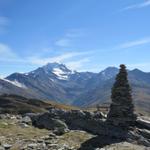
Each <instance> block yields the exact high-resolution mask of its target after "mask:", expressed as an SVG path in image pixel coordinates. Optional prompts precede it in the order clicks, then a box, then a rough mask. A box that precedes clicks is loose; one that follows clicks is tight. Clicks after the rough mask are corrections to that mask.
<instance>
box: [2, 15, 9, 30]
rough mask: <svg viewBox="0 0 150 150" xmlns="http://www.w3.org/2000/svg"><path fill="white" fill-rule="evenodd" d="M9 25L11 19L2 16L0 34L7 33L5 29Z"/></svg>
mask: <svg viewBox="0 0 150 150" xmlns="http://www.w3.org/2000/svg"><path fill="white" fill-rule="evenodd" d="M8 25H9V19H8V18H7V17H3V16H0V33H3V32H5V30H6V29H5V27H6V26H8Z"/></svg>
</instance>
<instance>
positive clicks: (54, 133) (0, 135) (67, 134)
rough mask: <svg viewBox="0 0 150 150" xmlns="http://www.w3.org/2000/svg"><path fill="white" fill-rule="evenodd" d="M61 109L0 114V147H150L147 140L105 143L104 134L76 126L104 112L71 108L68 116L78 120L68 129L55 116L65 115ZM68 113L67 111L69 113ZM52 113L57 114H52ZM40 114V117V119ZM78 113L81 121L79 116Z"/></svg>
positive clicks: (18, 149)
mask: <svg viewBox="0 0 150 150" xmlns="http://www.w3.org/2000/svg"><path fill="white" fill-rule="evenodd" d="M64 112H65V111H61V110H53V113H52V111H51V112H50V113H49V114H47V113H46V114H39V115H37V114H36V116H34V115H35V114H26V115H23V116H21V115H10V114H0V150H9V149H10V150H150V147H149V146H148V145H147V146H146V144H148V143H146V144H145V145H143V143H141V144H140V143H137V142H136V141H135V142H133V141H131V142H130V141H128V142H127V141H124V140H119V141H116V140H114V141H113V140H112V139H111V142H110V143H109V144H108V143H107V142H108V141H109V139H108V138H106V137H105V136H103V137H102V136H100V135H96V134H93V133H91V132H90V133H89V132H87V131H83V130H82V129H81V127H82V126H80V130H79V128H77V127H78V125H79V124H80V123H81V122H82V121H83V120H82V119H85V118H86V119H87V120H90V121H91V119H90V118H91V115H94V116H93V117H94V118H99V117H100V118H102V119H104V118H105V116H103V117H102V115H103V114H101V113H96V114H93V113H92V114H90V113H88V112H82V111H73V112H71V115H72V116H71V118H73V119H74V120H75V118H74V117H75V116H76V117H77V118H76V120H75V122H76V121H78V123H76V124H71V127H72V128H70V127H69V126H68V125H67V124H66V123H65V120H60V118H59V117H58V116H57V115H58V114H59V115H60V114H62V113H63V114H64ZM68 113H69V114H70V112H67V114H68ZM86 113H87V114H86ZM54 114H55V115H56V116H57V117H56V116H55V117H54ZM65 114H66V113H65ZM85 114H86V115H85ZM31 116H32V117H33V116H34V117H33V118H34V119H35V118H36V119H37V118H38V123H39V124H38V128H37V127H35V125H34V123H35V122H34V119H32V117H31ZM39 116H40V117H41V116H42V117H41V118H39ZM43 116H44V118H43ZM52 116H53V117H52ZM79 116H80V118H81V120H80V119H79V118H78V117H79ZM83 116H84V117H83ZM45 117H46V118H45ZM47 117H50V118H47ZM43 119H44V120H45V122H44V120H43ZM78 119H79V120H78ZM86 119H85V120H86ZM68 120H69V118H68ZM96 120H97V119H96ZM36 121H37V120H36ZM71 121H72V120H71ZM80 121H81V122H80ZM36 123H37V122H36ZM42 125H43V126H42ZM44 125H45V126H44ZM83 125H84V123H83ZM147 125H149V123H148V124H147ZM84 126H85V125H84ZM86 127H89V128H91V127H92V124H89V125H86ZM73 128H74V129H73ZM77 129H78V130H77ZM144 130H146V129H143V130H142V131H141V132H143V134H146V136H147V141H149V138H150V137H149V135H150V134H149V131H148V130H146V132H144ZM95 131H96V130H95ZM144 137H145V136H144ZM137 138H138V136H137ZM106 139H107V140H106ZM105 140H106V141H105ZM144 140H145V139H144ZM105 142H106V143H105ZM102 145H103V146H102Z"/></svg>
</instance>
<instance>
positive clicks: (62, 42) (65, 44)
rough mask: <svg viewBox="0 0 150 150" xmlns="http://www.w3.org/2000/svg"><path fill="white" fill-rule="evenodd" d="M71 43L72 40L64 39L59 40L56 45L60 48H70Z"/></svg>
mask: <svg viewBox="0 0 150 150" xmlns="http://www.w3.org/2000/svg"><path fill="white" fill-rule="evenodd" d="M70 42H71V40H70V39H69V38H62V39H59V40H57V41H56V42H55V45H56V46H60V47H68V46H70Z"/></svg>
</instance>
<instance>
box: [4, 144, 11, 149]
mask: <svg viewBox="0 0 150 150" xmlns="http://www.w3.org/2000/svg"><path fill="white" fill-rule="evenodd" d="M2 146H3V147H4V148H5V149H10V148H11V147H12V145H10V144H3V145H2Z"/></svg>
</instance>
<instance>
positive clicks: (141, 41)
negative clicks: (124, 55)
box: [117, 37, 150, 49]
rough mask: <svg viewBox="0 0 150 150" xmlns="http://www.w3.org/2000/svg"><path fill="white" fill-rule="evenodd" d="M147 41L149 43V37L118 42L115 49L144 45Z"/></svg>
mask: <svg viewBox="0 0 150 150" xmlns="http://www.w3.org/2000/svg"><path fill="white" fill-rule="evenodd" d="M149 43H150V37H149V38H143V39H140V40H135V41H129V42H127V43H123V44H120V45H119V46H117V49H125V48H131V47H135V46H141V45H145V44H149Z"/></svg>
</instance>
